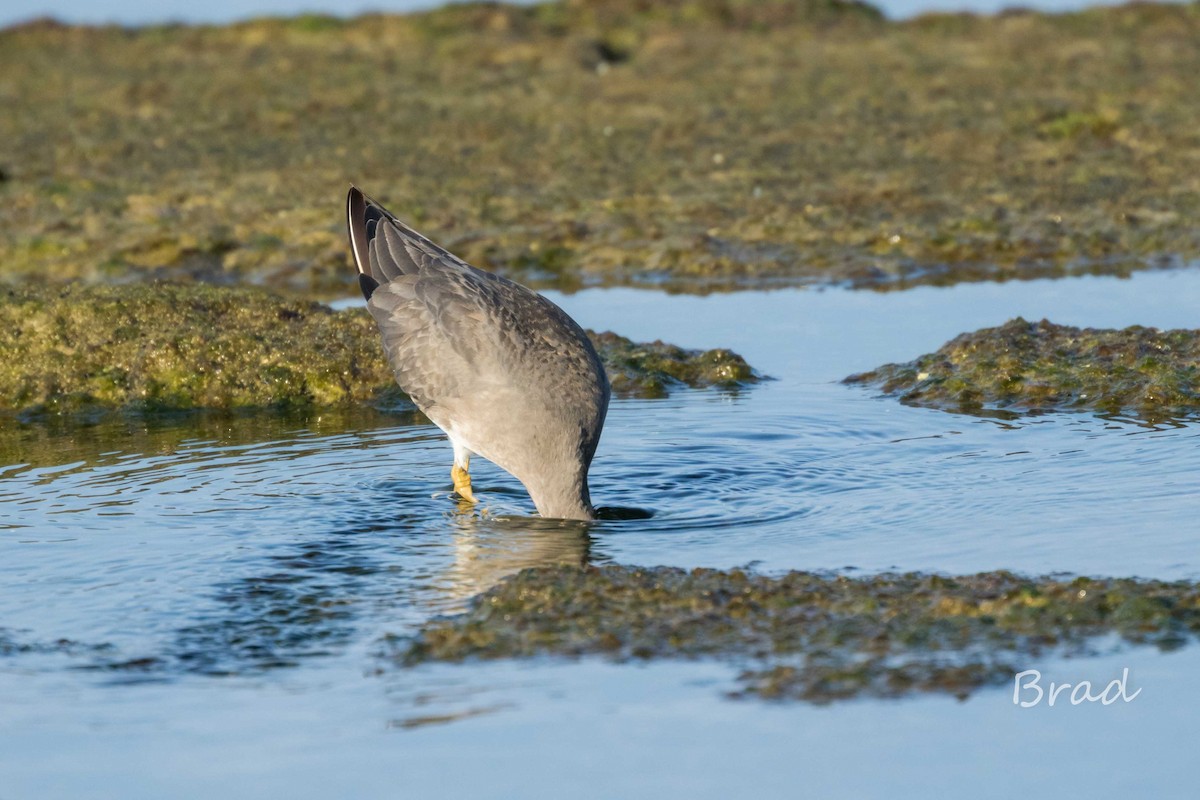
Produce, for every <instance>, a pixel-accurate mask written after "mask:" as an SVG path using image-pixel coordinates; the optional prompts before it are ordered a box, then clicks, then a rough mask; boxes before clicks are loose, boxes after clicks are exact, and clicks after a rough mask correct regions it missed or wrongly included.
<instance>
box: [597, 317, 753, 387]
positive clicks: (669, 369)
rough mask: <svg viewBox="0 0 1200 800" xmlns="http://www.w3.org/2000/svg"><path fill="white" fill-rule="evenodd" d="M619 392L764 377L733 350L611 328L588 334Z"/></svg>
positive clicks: (729, 383) (732, 383)
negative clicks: (638, 337) (634, 336)
mask: <svg viewBox="0 0 1200 800" xmlns="http://www.w3.org/2000/svg"><path fill="white" fill-rule="evenodd" d="M589 335H590V336H591V339H592V344H594V345H595V346H596V350H597V352H599V353H600V355H601V358H603V359H604V368H605V370H606V371H607V372H608V379H609V381H610V382H611V383H612V388H613V391H614V392H615V393H617V394H619V395H629V396H637V397H665V396H666V395H667V393H668V392H669V391H670V390H671V389H672V388H676V387H681V386H687V387H691V388H695V389H698V388H705V387H709V386H715V387H717V388H720V389H737V388H738V387H742V386H747V385H749V384H752V383H756V382H757V381H759V380H761V376H759V374H758V373H757V372H756V371H755V370H754V369H753V368H752V367H751V366H750V365H749V364H747V363H746V360H745V359H744V358H742V357H741V356H739V355H738V354H737V353H734V352H733V351H731V350H725V349H723V348H719V349H714V350H688V349H685V348H682V347H678V346H677V345H673V344H666V343H664V342H661V341H656V342H648V343H647V342H635V341H632V340H631V339H627V338H625V337H624V336H618V335H617V334H615V333H612V332H605V333H599V334H589Z"/></svg>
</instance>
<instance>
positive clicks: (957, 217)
mask: <svg viewBox="0 0 1200 800" xmlns="http://www.w3.org/2000/svg"><path fill="white" fill-rule="evenodd" d="M1198 40H1200V13H1198V12H1197V6H1196V4H1194V3H1193V4H1190V5H1166V4H1164V5H1150V4H1131V5H1129V6H1126V7H1121V8H1097V9H1090V10H1088V11H1084V12H1080V13H1073V14H1052V15H1043V14H1032V13H1029V14H1009V15H1000V16H992V17H976V16H969V15H930V16H926V17H922V18H919V19H916V20H911V21H907V22H890V21H887V20H884V19H882V17H881V15H880V14H879V13H878V11H876V10H875V9H872V8H870V7H867V6H864V5H861V4H856V3H848V2H839V1H838V0H764V1H763V2H756V1H755V2H751V1H750V0H671V1H670V2H643V1H642V0H566V1H565V2H562V3H542V4H537V5H533V6H525V5H505V4H495V3H475V4H470V5H468V6H465V7H464V6H451V7H446V8H442V9H437V10H434V11H430V12H425V13H420V14H412V15H371V16H366V17H361V18H358V19H349V20H344V21H339V20H333V19H330V18H328V17H320V16H312V15H306V16H301V17H298V18H295V19H291V20H280V19H263V20H254V21H249V22H242V23H237V24H234V25H228V26H198V27H193V26H185V25H174V26H160V27H149V28H141V29H122V28H118V27H115V26H110V27H103V28H91V27H72V26H66V25H56V24H52V23H41V24H31V25H24V26H17V27H14V28H10V29H6V30H3V31H0V74H2V75H3V76H4V86H5V103H6V106H5V111H6V113H4V114H0V141H2V142H4V143H5V149H4V151H3V153H2V154H0V195H2V198H0V282H5V283H13V284H15V283H21V282H24V281H36V282H39V283H40V282H45V281H48V280H49V281H56V282H63V283H66V282H70V281H75V280H79V279H86V280H91V281H109V280H122V281H126V280H140V279H146V278H174V279H186V278H193V279H196V278H198V279H202V280H206V281H210V282H247V283H253V284H255V285H263V286H269V287H271V288H273V289H275V290H278V291H284V292H288V293H293V294H297V295H304V296H311V297H333V296H337V294H339V293H340V292H342V291H344V289H343V286H344V280H343V276H344V274H345V270H346V269H347V258H348V253H347V247H346V243H345V233H344V221H343V219H342V211H343V209H342V204H343V203H342V198H344V196H345V191H346V186H347V183H348V182H350V181H355V182H356V183H359V184H360V185H361V186H363V188H364V189H366V190H367V191H369V192H370V193H371V194H372V195H373V196H376V197H378V198H380V199H381V200H383V201H384V202H386V203H387V205H388V206H389V208H392V209H393V210H394V211H395V212H396V213H398V214H400V215H401V216H402V217H403V218H404V219H405V220H406V221H408V222H411V223H412V224H413V225H415V226H416V227H417V228H419V229H420V230H422V231H424V232H426V233H428V234H430V235H432V236H433V237H434V238H435V239H436V240H437V241H439V242H441V243H442V244H444V245H446V246H448V247H449V248H450V249H451V250H453V251H454V252H456V253H458V254H460V255H462V256H464V257H465V258H467V259H468V260H469V261H471V262H472V263H475V264H477V265H479V266H482V267H485V268H488V269H492V270H494V271H500V272H503V273H506V274H508V275H510V276H515V277H518V278H520V279H521V280H522V281H523V282H532V283H535V284H537V285H540V286H554V287H557V288H563V289H570V288H574V287H579V286H592V285H616V284H628V285H645V286H654V287H660V288H661V287H669V288H674V289H680V290H686V291H711V290H717V289H728V288H739V287H745V286H776V285H780V284H797V283H836V284H844V285H850V286H858V287H876V288H903V287H906V286H911V285H913V284H918V283H925V284H930V283H932V284H949V283H954V282H957V281H964V280H989V279H1008V278H1027V277H1046V276H1061V275H1069V274H1077V273H1080V272H1097V273H1101V272H1102V273H1111V274H1125V273H1127V272H1129V271H1131V270H1134V269H1143V268H1147V267H1153V266H1159V265H1162V264H1177V263H1180V262H1181V261H1185V260H1187V259H1193V258H1196V257H1197V256H1200V226H1197V225H1196V224H1195V220H1196V219H1198V218H1200V168H1197V165H1198V164H1200V92H1196V91H1195V83H1196V80H1195V76H1196V75H1198V74H1200V49H1197V48H1196V47H1195V42H1196V41H1198Z"/></svg>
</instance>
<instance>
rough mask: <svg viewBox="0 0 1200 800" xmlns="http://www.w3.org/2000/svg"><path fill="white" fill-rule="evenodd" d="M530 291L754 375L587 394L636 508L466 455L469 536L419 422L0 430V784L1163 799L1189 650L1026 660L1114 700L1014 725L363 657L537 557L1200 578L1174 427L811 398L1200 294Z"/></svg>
mask: <svg viewBox="0 0 1200 800" xmlns="http://www.w3.org/2000/svg"><path fill="white" fill-rule="evenodd" d="M554 299H555V300H556V301H558V302H560V303H561V304H562V305H564V306H565V307H566V308H567V310H568V311H569V312H570V313H572V314H573V315H574V316H575V317H576V318H577V319H578V320H579V321H580V322H581V323H583V324H584V325H588V326H591V327H597V328H606V327H611V328H613V329H616V330H617V331H619V332H621V333H623V334H626V335H630V336H634V337H635V338H639V339H653V338H659V337H661V338H663V339H666V340H669V341H674V342H678V343H681V344H684V345H688V346H695V347H709V346H730V347H732V348H734V349H736V350H738V351H739V352H741V353H743V354H744V355H745V356H746V357H747V359H748V360H749V361H750V362H751V363H753V364H755V365H756V366H758V367H760V368H761V369H762V370H763V371H765V372H767V373H769V374H770V375H771V376H773V377H774V378H775V379H776V380H773V381H770V382H768V383H765V384H762V385H760V386H757V387H754V388H751V389H748V390H744V391H740V392H737V393H721V392H715V391H701V392H678V393H676V394H674V395H672V396H671V397H670V398H667V399H665V400H654V401H645V400H622V401H618V402H615V403H614V404H613V406H612V408H611V410H610V413H609V418H608V422H607V425H606V428H605V434H604V438H603V439H602V442H601V447H600V450H599V453H598V454H597V460H596V463H595V465H594V469H593V491H592V494H593V497H594V498H595V499H596V500H597V502H598V503H599V504H601V505H604V506H616V507H625V508H640V509H647V510H650V511H652V512H653V514H654V515H653V516H652V517H651V518H649V519H626V520H609V521H603V522H600V523H598V524H597V525H595V526H594V527H592V528H591V529H590V530H589V531H585V530H583V529H580V528H577V527H570V526H567V527H564V526H561V525H558V524H556V523H550V522H545V521H540V520H537V519H534V518H531V517H529V516H527V514H528V513H529V511H530V510H531V505H530V503H529V500H528V498H527V497H526V496H525V495H524V493H523V492H522V491H521V489H520V486H519V484H517V483H516V481H515V480H513V479H512V478H511V477H509V476H507V475H506V474H504V473H502V472H500V471H499V470H496V469H495V468H493V467H491V466H490V465H488V464H486V462H482V461H480V462H477V463H476V464H473V465H472V466H473V470H472V471H473V473H474V474H475V485H476V490H477V491H478V492H479V493H480V494H481V496H482V497H483V499H484V500H485V505H486V506H487V508H488V509H489V513H488V514H487V515H484V516H480V515H476V514H470V513H463V512H462V511H461V510H460V509H459V506H458V504H457V501H456V500H455V499H454V498H453V496H452V495H451V494H450V491H449V490H450V484H449V475H448V471H449V465H450V460H451V451H450V447H449V445H448V444H447V443H446V441H445V439H444V438H443V437H442V436H441V435H440V433H438V432H437V431H436V430H435V429H433V428H431V427H430V426H428V425H427V424H425V423H424V421H423V419H422V418H421V417H420V416H419V415H417V414H415V413H414V414H407V415H406V414H399V415H382V414H377V413H374V412H370V411H361V412H359V411H355V412H345V413H336V414H325V415H322V416H321V417H320V418H314V419H308V420H299V419H294V420H279V419H267V418H262V417H247V418H238V419H233V420H227V419H213V418H201V419H198V420H195V419H184V420H175V421H171V420H162V421H158V422H154V423H138V424H134V423H127V424H119V425H103V426H97V427H93V428H85V429H68V430H65V431H59V432H53V431H47V430H45V429H43V428H40V427H31V428H28V429H25V430H23V431H20V432H13V431H4V432H3V434H4V437H6V438H4V437H0V453H2V454H3V455H5V456H6V457H7V460H6V461H5V462H0V478H2V479H0V776H3V779H2V780H0V798H3V800H10V798H17V797H34V796H36V797H58V796H63V797H67V796H69V797H73V798H75V797H97V798H100V797H114V798H116V797H120V798H136V797H162V796H171V797H197V798H201V797H212V796H214V795H217V794H219V793H226V794H228V793H230V792H234V793H236V794H237V795H238V796H289V797H314V798H315V797H329V796H346V797H394V796H396V795H397V794H404V795H409V794H411V795H415V796H428V795H434V796H445V795H448V794H467V793H469V794H472V795H477V796H497V797H502V796H514V795H521V796H552V795H561V794H562V793H563V792H565V791H571V792H572V793H573V794H575V795H578V796H585V797H586V796H596V797H607V796H614V795H616V796H625V795H630V796H645V795H649V794H651V793H653V794H654V795H656V796H668V797H671V796H717V795H729V794H736V795H741V794H745V793H748V792H751V791H759V792H769V793H771V794H776V795H780V794H792V793H794V791H795V787H797V786H799V785H803V786H805V787H806V788H807V789H811V790H812V791H813V792H814V793H816V794H818V795H822V794H824V795H828V794H834V795H844V794H854V795H858V796H868V797H869V796H879V797H905V796H915V795H916V794H918V793H920V794H921V795H922V796H924V795H928V794H929V793H930V792H931V791H932V792H933V794H935V795H937V794H948V793H950V792H955V793H965V792H966V791H971V792H972V793H973V794H977V795H980V796H985V797H986V796H998V797H999V796H1012V795H1013V794H1017V793H1020V792H1034V793H1037V794H1042V793H1047V792H1051V791H1054V792H1055V793H1057V794H1062V793H1063V792H1064V791H1065V792H1068V793H1069V794H1082V793H1084V792H1090V793H1092V794H1095V795H1096V796H1101V797H1103V796H1114V797H1117V796H1129V795H1130V794H1133V793H1134V790H1135V789H1136V793H1137V794H1139V795H1157V796H1166V797H1170V796H1183V794H1182V793H1183V792H1184V788H1183V787H1190V786H1191V783H1192V776H1191V770H1190V768H1189V767H1188V766H1187V765H1188V764H1190V763H1191V757H1192V753H1191V749H1192V747H1191V743H1192V742H1194V741H1195V736H1196V734H1197V732H1198V731H1197V725H1196V723H1195V719H1196V717H1197V713H1196V712H1197V711H1200V698H1198V697H1197V694H1196V691H1195V689H1194V688H1193V687H1192V686H1191V684H1190V680H1191V676H1192V675H1194V674H1195V673H1196V669H1197V667H1198V666H1200V649H1196V648H1185V649H1183V650H1182V651H1180V652H1177V653H1173V654H1166V655H1164V654H1160V653H1158V652H1156V651H1150V650H1138V649H1129V650H1126V651H1123V652H1119V653H1117V654H1115V655H1110V656H1105V657H1103V658H1093V659H1072V660H1054V659H1046V660H1044V661H1043V662H1039V663H1038V664H1037V665H1036V666H1038V667H1039V668H1041V669H1043V671H1044V672H1045V673H1046V675H1047V678H1048V679H1057V680H1066V681H1071V682H1074V681H1077V680H1083V679H1089V680H1094V681H1097V682H1107V681H1108V680H1110V679H1111V678H1113V677H1116V676H1118V675H1119V674H1120V671H1121V669H1122V668H1124V667H1129V668H1130V669H1131V674H1132V675H1133V680H1134V682H1135V683H1136V684H1137V685H1138V686H1140V687H1142V688H1143V689H1144V691H1143V695H1142V696H1140V697H1139V698H1138V699H1137V700H1136V701H1135V702H1133V703H1130V704H1128V705H1125V704H1122V705H1120V706H1113V707H1108V708H1101V707H1096V708H1091V707H1078V708H1073V707H1070V706H1068V707H1065V708H1064V707H1059V708H1053V709H1050V708H1035V709H1018V708H1016V707H1014V706H1013V705H1012V702H1011V697H1010V694H1011V692H1010V691H1006V690H1005V689H993V690H984V691H981V692H979V693H977V694H975V695H974V696H972V697H971V698H970V699H969V700H967V701H965V702H958V701H955V700H951V699H947V698H942V697H920V698H910V699H906V700H902V701H886V702H884V701H853V702H846V703H840V704H834V705H832V706H829V707H812V706H805V705H803V704H783V705H772V704H767V703H760V702H753V701H732V700H727V699H724V693H725V692H726V691H728V690H730V689H732V688H733V687H734V677H735V675H736V669H735V668H734V667H731V666H730V665H726V664H719V663H671V662H665V663H656V664H652V665H648V666H637V665H623V666H622V665H612V664H607V663H605V662H603V661H599V660H585V661H583V662H578V663H566V664H564V663H559V662H555V661H535V662H521V663H498V664H480V665H468V666H444V665H426V666H422V667H420V668H417V669H401V668H398V667H396V666H395V665H394V664H393V663H392V662H390V661H389V660H387V659H385V658H383V657H382V655H381V653H382V652H383V651H384V650H385V647H384V646H383V645H382V644H381V639H382V637H384V636H385V635H386V634H398V635H403V634H404V633H405V632H407V631H411V630H412V628H413V626H415V625H416V624H418V623H420V622H421V621H422V620H424V619H427V618H428V617H429V616H431V615H435V614H440V613H452V612H454V611H456V610H459V609H461V608H462V607H463V606H464V603H465V602H466V600H467V598H469V597H470V596H471V595H472V594H475V593H477V592H479V591H481V590H483V589H485V588H487V587H488V586H490V585H492V584H493V583H494V582H495V581H497V580H499V579H500V578H501V577H503V575H505V574H508V573H510V572H512V571H515V570H517V569H519V568H521V567H524V566H533V565H538V564H553V563H571V564H579V563H594V564H600V563H607V562H616V563H632V564H645V565H652V564H670V565H677V566H684V567H692V566H715V567H729V566H736V565H745V564H753V565H755V566H756V567H757V568H758V569H761V570H765V571H775V570H785V569H791V568H801V569H845V568H853V569H856V570H860V571H864V572H869V571H874V570H880V569H892V568H896V569H922V570H937V571H943V572H950V573H956V572H966V571H975V570H989V569H997V568H1010V569H1015V570H1019V571H1023V572H1028V573H1036V574H1043V573H1047V572H1053V571H1066V572H1077V573H1087V574H1097V575H1142V576H1146V577H1156V578H1188V579H1193V580H1194V579H1200V554H1198V552H1197V548H1196V546H1195V543H1194V542H1195V520H1196V519H1198V518H1200V500H1198V499H1197V498H1198V496H1200V493H1198V492H1197V489H1198V488H1200V486H1198V485H1197V483H1198V481H1197V477H1196V476H1197V475H1200V448H1198V447H1197V443H1198V440H1197V432H1198V430H1200V429H1198V428H1197V427H1196V426H1195V425H1192V424H1187V423H1180V424H1178V425H1167V426H1159V427H1157V428H1153V427H1146V426H1142V425H1138V424H1136V422H1134V421H1129V420H1115V419H1101V418H1098V417H1095V416H1092V415H1086V414H1066V415H1046V416H1042V417H1036V418H1027V419H1021V420H1017V421H1014V422H1000V421H996V420H985V419H977V418H972V417H965V416H960V415H953V414H947V413H942V412H938V411H930V410H923V409H912V408H905V407H903V406H900V405H899V404H898V403H896V402H895V401H894V400H890V399H880V398H876V397H873V396H872V395H871V393H870V392H869V391H864V390H862V389H860V388H855V387H846V386H843V385H840V384H839V383H837V381H838V380H839V379H840V378H842V377H844V376H845V375H846V374H849V373H851V372H855V371H860V370H864V369H868V368H871V367H874V366H877V365H878V364H880V363H882V362H885V361H889V360H905V359H908V358H911V357H913V356H915V355H918V354H920V353H923V352H928V351H930V350H932V349H934V348H936V347H937V346H939V345H940V344H941V343H942V342H944V341H945V340H946V339H948V338H950V337H952V336H954V335H956V334H957V333H960V332H962V331H966V330H973V329H975V328H978V327H982V326H985V325H992V324H998V323H1000V322H1003V321H1004V320H1006V319H1008V318H1009V317H1012V316H1015V315H1017V314H1020V315H1023V316H1025V317H1027V318H1040V317H1042V316H1048V317H1050V318H1051V319H1053V320H1054V321H1056V322H1060V323H1069V324H1081V325H1094V326H1103V327H1109V326H1124V325H1128V324H1134V323H1140V324H1150V325H1157V326H1160V327H1193V326H1195V324H1196V314H1197V312H1196V308H1198V307H1200V303H1198V302H1197V300H1198V299H1200V270H1196V269H1191V270H1182V271H1174V272H1151V273H1139V274H1137V275H1136V276H1135V277H1133V278H1132V279H1128V280H1120V279H1115V278H1079V279H1072V280H1063V281H1034V282H1026V283H1007V284H976V285H966V286H959V287H955V288H951V289H936V288H921V289H914V290H910V291H906V292H895V293H871V292H847V291H833V290H829V291H812V290H810V291H802V290H783V291H777V292H743V293H736V294H728V295H713V296H708V297H690V296H668V295H664V294H660V293H655V292H645V291H636V290H596V291H587V292H583V293H580V294H576V295H570V296H561V295H555V296H554ZM5 653H7V654H5ZM931 753H936V754H937V757H936V758H932V757H931V756H930V754H931ZM981 775H987V781H986V783H984V784H982V785H980V784H979V776H981ZM531 776H536V779H533V778H531Z"/></svg>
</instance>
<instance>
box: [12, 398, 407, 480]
mask: <svg viewBox="0 0 1200 800" xmlns="http://www.w3.org/2000/svg"><path fill="white" fill-rule="evenodd" d="M422 423H427V420H426V418H425V416H424V415H423V414H421V413H420V412H419V411H417V410H416V409H410V410H408V411H401V410H392V411H387V412H383V411H379V410H377V409H374V408H371V407H369V406H338V407H335V408H322V409H293V410H290V411H285V412H279V413H272V414H260V413H256V412H248V413H227V412H210V411H192V412H181V413H167V414H138V415H133V414H110V415H105V417H104V418H103V419H99V420H94V421H86V422H85V421H81V420H80V419H79V418H78V417H75V416H62V417H59V416H47V417H40V418H38V419H37V420H36V421H19V420H6V421H5V422H4V424H0V465H20V466H13V467H12V469H13V470H25V469H28V468H30V467H45V466H57V465H62V464H72V465H78V466H79V467H80V468H82V467H85V466H96V465H100V464H106V463H107V464H116V463H118V462H120V461H121V460H122V459H124V458H126V457H127V456H128V455H130V454H144V455H151V456H153V455H174V454H176V453H178V452H179V451H180V450H184V449H188V448H193V447H201V446H203V447H210V446H222V447H224V446H238V445H245V444H255V443H261V442H272V441H280V440H284V439H291V438H294V437H296V436H297V435H305V436H310V437H313V438H316V437H322V436H333V435H337V434H343V433H346V432H350V431H363V430H368V429H374V428H385V427H393V426H396V425H414V424H422ZM4 474H5V473H0V477H3V475H4Z"/></svg>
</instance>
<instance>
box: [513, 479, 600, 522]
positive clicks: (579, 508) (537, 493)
mask: <svg viewBox="0 0 1200 800" xmlns="http://www.w3.org/2000/svg"><path fill="white" fill-rule="evenodd" d="M526 488H527V489H528V490H529V496H530V497H531V498H533V504H534V505H535V506H537V510H538V513H539V514H541V515H542V516H543V517H546V518H548V519H578V520H590V519H595V518H596V510H595V509H594V508H592V498H591V495H590V494H589V493H588V485H587V471H586V470H584V471H582V472H576V473H574V474H570V473H565V472H564V473H558V474H556V475H553V476H551V478H550V479H549V480H546V481H544V482H543V483H542V484H541V485H539V486H526Z"/></svg>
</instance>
